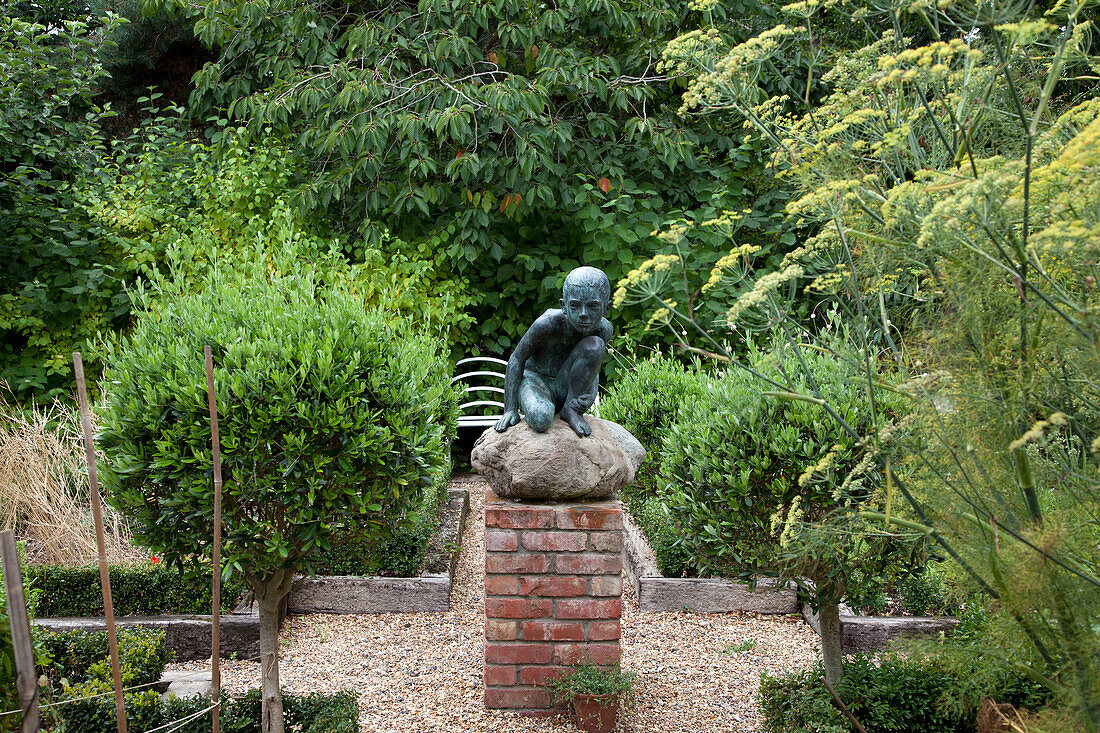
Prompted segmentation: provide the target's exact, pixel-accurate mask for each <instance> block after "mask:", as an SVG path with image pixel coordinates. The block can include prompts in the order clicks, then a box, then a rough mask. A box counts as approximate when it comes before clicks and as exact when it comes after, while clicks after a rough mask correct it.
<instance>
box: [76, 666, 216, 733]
mask: <svg viewBox="0 0 1100 733" xmlns="http://www.w3.org/2000/svg"><path fill="white" fill-rule="evenodd" d="M123 684H124V685H125V684H126V678H125V676H123ZM113 689H114V688H113V687H112V685H111V677H110V673H109V672H108V674H107V678H106V679H105V680H104V679H98V678H97V679H95V680H89V681H88V682H84V683H81V684H79V685H74V686H71V687H66V688H65V692H64V695H63V696H62V698H61V701H62V702H63V703H64V704H63V705H59V706H58V708H57V713H58V717H59V718H60V720H61V731H62V733H103V732H104V731H112V730H115V697H114V695H113V694H111V692H112V690H113ZM93 695H94V696H96V697H92V696H93ZM123 699H124V700H125V701H126V730H127V731H132V732H133V733H142V732H143V731H147V730H152V729H154V728H159V727H160V726H162V725H164V724H165V723H167V722H168V721H169V719H168V718H166V717H165V710H164V703H162V702H161V700H160V693H159V692H157V691H156V690H149V689H146V690H138V691H136V692H127V693H125V694H124V695H123ZM208 730H209V729H208Z"/></svg>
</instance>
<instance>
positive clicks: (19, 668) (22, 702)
mask: <svg viewBox="0 0 1100 733" xmlns="http://www.w3.org/2000/svg"><path fill="white" fill-rule="evenodd" d="M0 560H2V561H3V567H4V592H5V594H6V595H7V599H8V620H9V621H10V622H11V643H12V646H13V647H15V673H16V686H18V688H19V707H20V708H22V710H23V733H38V731H39V725H40V723H39V720H38V674H37V673H36V672H35V671H34V646H33V645H32V644H31V623H30V619H29V618H27V597H26V596H25V595H24V593H23V575H22V573H21V571H20V569H19V553H18V551H16V549H15V533H14V532H13V531H11V530H10V529H6V530H4V531H3V532H0Z"/></svg>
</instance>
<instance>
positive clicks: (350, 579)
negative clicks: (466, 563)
mask: <svg viewBox="0 0 1100 733" xmlns="http://www.w3.org/2000/svg"><path fill="white" fill-rule="evenodd" d="M469 513H470V494H469V492H468V491H467V490H466V489H449V490H448V491H447V506H446V508H445V509H444V510H443V523H442V524H441V525H440V528H439V531H438V532H436V534H435V535H434V536H433V537H432V539H431V541H430V542H429V544H428V555H427V558H426V560H425V568H424V572H423V574H422V575H420V577H418V578H383V577H378V576H359V575H323V576H318V577H316V578H307V577H305V576H302V577H301V578H299V579H298V580H295V581H294V587H293V588H291V591H290V594H289V596H288V600H287V611H288V612H289V613H293V614H303V613H432V612H440V611H449V610H450V608H451V582H452V579H453V578H454V569H455V565H456V563H457V562H458V552H459V542H460V541H461V539H462V528H463V526H464V525H465V522H466V517H467V515H468V514H469Z"/></svg>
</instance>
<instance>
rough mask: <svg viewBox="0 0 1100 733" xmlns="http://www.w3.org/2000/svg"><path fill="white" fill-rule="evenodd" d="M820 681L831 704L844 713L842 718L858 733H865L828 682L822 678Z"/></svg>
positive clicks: (865, 730)
mask: <svg viewBox="0 0 1100 733" xmlns="http://www.w3.org/2000/svg"><path fill="white" fill-rule="evenodd" d="M821 681H822V682H823V683H824V684H825V689H826V690H828V691H829V694H830V695H831V696H832V698H833V702H835V703H836V706H837V707H838V708H840V712H842V713H844V717H846V718H847V719H848V720H850V721H851V723H852V725H854V726H855V727H856V730H858V731H859V733H867V729H866V728H864V727H863V726H862V725H860V723H859V721H858V720H856V716H854V715H852V711H851V710H849V709H848V706H847V705H845V704H844V701H843V700H841V699H840V695H838V694H836V690H834V689H833V686H832V685H830V684H829V680H827V679H825V678H824V677H822V678H821Z"/></svg>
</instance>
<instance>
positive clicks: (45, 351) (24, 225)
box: [0, 2, 129, 393]
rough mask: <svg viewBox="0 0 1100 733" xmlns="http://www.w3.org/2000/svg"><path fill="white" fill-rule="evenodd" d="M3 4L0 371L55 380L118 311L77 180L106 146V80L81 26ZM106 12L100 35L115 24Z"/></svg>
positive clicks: (35, 383)
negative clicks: (26, 14)
mask: <svg viewBox="0 0 1100 733" xmlns="http://www.w3.org/2000/svg"><path fill="white" fill-rule="evenodd" d="M9 5H10V3H8V2H4V3H3V4H2V5H0V10H3V11H4V12H2V13H0V378H2V379H4V380H6V381H8V383H9V384H10V386H11V388H12V389H14V390H16V391H17V392H19V393H23V392H25V391H28V390H44V389H48V388H51V387H56V386H57V385H58V383H59V381H60V380H61V378H63V376H64V375H65V374H67V373H68V369H69V367H68V366H67V360H68V354H69V352H71V351H72V346H73V345H74V344H79V343H81V342H83V341H84V340H85V339H87V338H89V337H91V336H93V335H94V334H95V333H96V331H97V330H98V329H100V328H103V327H106V326H108V325H110V324H113V323H114V322H115V321H116V320H117V319H118V318H119V317H120V316H121V315H122V314H123V313H124V312H125V310H126V303H125V301H126V298H125V296H124V295H123V294H122V292H121V288H120V287H119V286H118V281H119V280H120V279H121V278H124V277H125V276H126V273H127V272H128V270H129V263H128V262H127V260H126V258H125V257H124V256H123V254H122V253H119V252H105V251H103V250H104V248H103V242H101V241H100V240H99V239H98V238H97V237H96V236H95V235H94V234H93V233H92V232H90V231H89V228H88V226H87V223H86V217H85V216H84V214H83V212H82V211H81V209H80V206H79V204H78V203H77V200H76V199H77V197H76V194H75V192H74V186H75V185H77V183H78V182H80V181H82V180H84V179H85V178H86V177H88V176H90V175H91V174H92V172H93V171H94V170H95V168H96V165H97V163H98V161H99V159H100V157H101V156H102V155H103V153H104V146H105V141H104V139H103V136H102V135H101V133H100V130H99V125H100V122H101V120H102V119H103V118H104V117H105V116H106V115H107V114H108V110H106V109H103V108H100V107H98V106H96V104H95V103H94V94H95V91H96V87H97V85H98V83H99V82H100V80H101V79H102V77H103V75H104V71H103V68H102V66H101V65H100V64H99V63H98V61H97V58H96V53H97V49H98V45H99V42H98V41H97V38H96V33H95V32H93V30H92V28H91V26H90V24H89V23H87V22H82V21H70V22H66V23H61V24H58V25H54V26H51V27H47V26H45V25H41V24H37V23H33V22H28V21H26V20H23V19H21V18H20V17H18V14H17V13H16V12H12V13H9V12H8V10H9ZM119 22H120V21H119V20H118V19H117V18H113V17H107V18H105V19H103V21H102V26H101V28H100V29H99V31H97V32H107V31H109V30H110V28H112V27H114V26H116V25H118V23H119Z"/></svg>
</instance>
